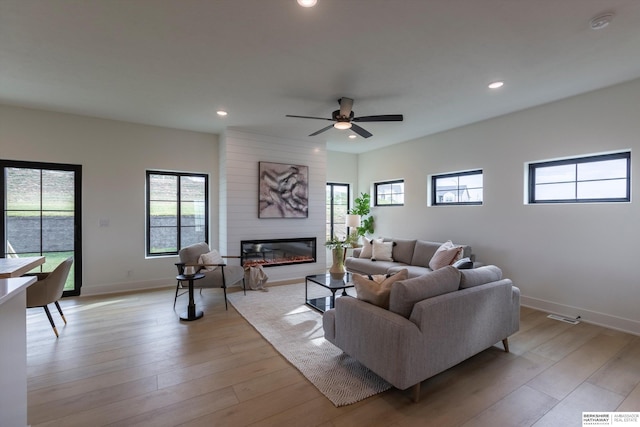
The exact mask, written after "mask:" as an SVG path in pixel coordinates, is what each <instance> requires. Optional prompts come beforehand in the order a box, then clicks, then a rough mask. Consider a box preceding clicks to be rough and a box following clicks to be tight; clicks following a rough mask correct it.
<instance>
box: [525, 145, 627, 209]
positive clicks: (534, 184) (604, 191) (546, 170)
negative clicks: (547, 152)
mask: <svg viewBox="0 0 640 427" xmlns="http://www.w3.org/2000/svg"><path fill="white" fill-rule="evenodd" d="M630 190H631V153H630V152H629V151H626V152H622V153H614V154H603V155H597V156H588V157H578V158H572V159H563V160H553V161H546V162H539V163H531V164H529V203H594V202H629V201H630V200H631V191H630Z"/></svg>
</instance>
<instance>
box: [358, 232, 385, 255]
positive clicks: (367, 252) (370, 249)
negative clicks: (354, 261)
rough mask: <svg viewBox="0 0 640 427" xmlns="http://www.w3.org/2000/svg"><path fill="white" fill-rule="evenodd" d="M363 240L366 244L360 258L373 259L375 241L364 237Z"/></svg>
mask: <svg viewBox="0 0 640 427" xmlns="http://www.w3.org/2000/svg"><path fill="white" fill-rule="evenodd" d="M362 240H363V241H364V244H363V245H362V250H361V251H360V255H359V257H358V258H371V254H373V239H371V240H369V239H367V238H366V237H363V238H362ZM381 241H382V240H381Z"/></svg>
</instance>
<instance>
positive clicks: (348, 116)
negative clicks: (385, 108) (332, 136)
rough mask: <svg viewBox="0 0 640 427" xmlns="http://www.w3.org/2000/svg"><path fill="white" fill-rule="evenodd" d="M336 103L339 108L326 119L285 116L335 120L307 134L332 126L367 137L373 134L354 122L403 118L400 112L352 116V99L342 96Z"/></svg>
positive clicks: (391, 120)
mask: <svg viewBox="0 0 640 427" xmlns="http://www.w3.org/2000/svg"><path fill="white" fill-rule="evenodd" d="M338 104H340V109H339V110H336V111H334V112H333V113H331V118H330V119H327V118H324V117H309V116H294V115H291V114H287V117H297V118H300V119H316V120H329V121H331V122H335V123H334V124H332V125H329V126H327V127H324V128H322V129H320V130H319V131H317V132H314V133H312V134H311V135H309V136H316V135H318V134H319V133H322V132H324V131H327V130H329V129H331V128H332V127H335V128H336V129H351V130H352V131H354V132H355V133H357V134H358V135H360V136H361V137H363V138H369V137H370V136H373V134H372V133H371V132H369V131H367V130H366V129H363V128H361V127H360V126H358V125H357V124H355V123H354V122H401V121H402V120H403V119H404V118H403V116H402V114H384V115H380V116H362V117H354V113H353V110H352V109H351V107H353V99H351V98H345V97H342V98H340V99H338Z"/></svg>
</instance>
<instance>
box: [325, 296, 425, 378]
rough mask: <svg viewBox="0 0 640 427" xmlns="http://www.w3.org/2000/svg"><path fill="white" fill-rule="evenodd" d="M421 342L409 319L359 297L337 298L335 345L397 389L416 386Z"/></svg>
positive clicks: (415, 328)
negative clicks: (415, 367) (415, 370)
mask: <svg viewBox="0 0 640 427" xmlns="http://www.w3.org/2000/svg"><path fill="white" fill-rule="evenodd" d="M422 342H423V340H422V338H421V333H420V330H419V329H418V327H417V326H416V325H415V324H414V323H413V322H411V321H409V320H408V319H406V318H404V317H402V316H400V315H398V314H395V313H393V312H391V311H389V310H385V309H383V308H380V307H378V306H375V305H373V304H369V303H366V302H364V301H361V300H359V299H357V298H352V297H340V298H337V299H336V303H335V344H336V345H337V346H338V347H340V348H341V349H342V350H343V351H344V352H345V353H347V354H348V355H350V356H352V357H353V358H355V359H356V360H358V361H359V362H360V363H362V364H363V365H364V366H366V367H367V368H369V369H371V370H372V371H374V372H375V373H377V374H378V375H380V376H381V377H382V378H384V379H385V380H387V381H388V382H390V383H391V384H393V385H394V386H395V387H398V388H400V389H405V388H407V387H410V386H412V385H414V384H415V381H413V382H411V380H410V378H411V374H410V372H411V370H412V366H413V365H414V364H415V363H416V362H415V361H414V360H413V359H414V358H415V357H418V356H419V355H420V353H421V352H420V350H419V349H420V347H421V346H422Z"/></svg>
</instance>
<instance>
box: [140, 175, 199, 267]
mask: <svg viewBox="0 0 640 427" xmlns="http://www.w3.org/2000/svg"><path fill="white" fill-rule="evenodd" d="M152 175H166V176H175V177H176V178H177V188H176V203H177V214H176V216H177V218H176V225H175V228H176V243H177V245H176V246H177V249H176V250H175V251H165V252H151V229H152V228H155V227H152V226H151V202H152V200H151V198H150V197H151V176H152ZM182 177H195V178H204V241H205V242H206V243H209V174H206V173H196V172H178V171H162V170H147V171H146V185H145V187H146V194H145V205H146V212H145V221H146V224H145V225H146V227H145V229H146V239H145V240H146V244H145V252H146V256H147V257H148V258H155V257H163V256H174V255H178V252H179V251H180V249H182V214H181V209H182V196H181V178H182Z"/></svg>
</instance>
